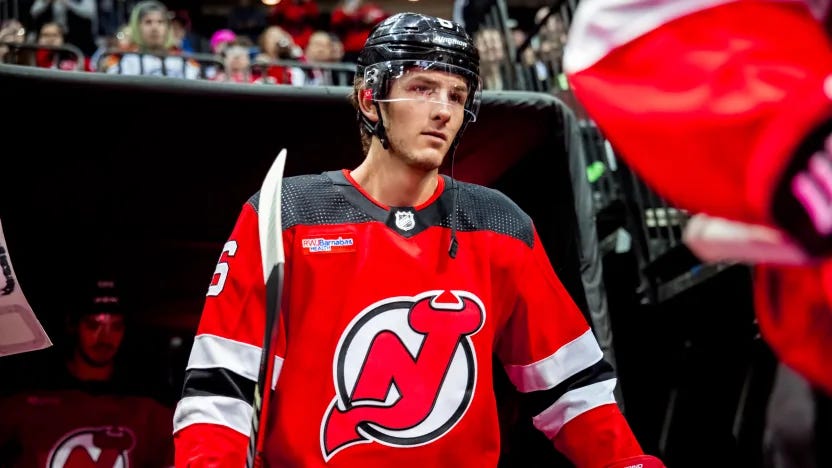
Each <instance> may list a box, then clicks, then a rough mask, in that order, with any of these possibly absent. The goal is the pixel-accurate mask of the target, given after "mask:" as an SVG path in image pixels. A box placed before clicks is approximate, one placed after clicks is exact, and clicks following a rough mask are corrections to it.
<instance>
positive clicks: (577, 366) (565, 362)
mask: <svg viewBox="0 0 832 468" xmlns="http://www.w3.org/2000/svg"><path fill="white" fill-rule="evenodd" d="M603 357H604V353H603V352H602V351H601V348H600V347H599V346H598V342H597V341H596V340H595V336H594V335H593V334H592V330H587V331H586V332H584V333H583V334H582V335H581V336H579V337H577V338H575V339H574V340H572V341H570V342H569V343H567V344H565V345H564V346H561V348H560V349H558V350H557V351H555V353H554V354H552V355H551V356H549V357H546V358H544V359H541V360H540V361H537V362H534V363H531V364H527V365H525V366H512V365H509V366H506V367H505V369H506V374H508V378H509V379H511V382H512V383H513V384H514V386H515V387H517V389H518V390H519V391H521V392H523V393H528V392H536V391H540V390H548V389H550V388H553V387H555V386H556V385H558V384H560V383H562V382H563V381H564V380H566V379H568V378H569V377H572V376H573V375H575V374H577V373H578V372H580V371H582V370H584V369H586V368H588V367H590V366H592V365H593V364H595V363H596V362H598V361H600V360H601V359H602V358H603Z"/></svg>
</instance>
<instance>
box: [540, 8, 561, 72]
mask: <svg viewBox="0 0 832 468" xmlns="http://www.w3.org/2000/svg"><path fill="white" fill-rule="evenodd" d="M549 11H550V9H549V7H542V8H540V9H538V10H537V12H536V13H535V15H534V20H535V24H539V23H540V22H541V21H543V20H544V18H545V19H546V20H545V22H544V23H543V26H541V28H540V31H539V32H538V38H539V41H537V47H536V50H535V52H536V54H537V57H538V58H539V59H540V60H542V61H543V62H546V63H548V64H550V65H552V68H553V69H555V70H557V72H558V73H559V72H560V71H561V70H562V66H561V61H562V59H563V47H564V45H565V44H566V25H565V24H564V22H563V18H561V16H560V15H558V14H557V13H553V14H551V15H550V14H549Z"/></svg>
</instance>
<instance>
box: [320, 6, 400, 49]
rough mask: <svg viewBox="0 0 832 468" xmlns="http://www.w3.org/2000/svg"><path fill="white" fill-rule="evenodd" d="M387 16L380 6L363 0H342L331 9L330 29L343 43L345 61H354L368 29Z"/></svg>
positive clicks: (365, 39) (368, 34)
mask: <svg viewBox="0 0 832 468" xmlns="http://www.w3.org/2000/svg"><path fill="white" fill-rule="evenodd" d="M388 16H390V15H389V14H388V13H387V12H386V11H384V10H383V9H382V8H381V7H379V6H378V5H376V4H374V3H372V2H369V1H365V0H343V1H342V3H341V4H340V5H339V6H338V7H337V8H335V10H333V11H332V20H331V23H332V29H333V31H334V32H335V33H336V34H337V35H338V37H339V38H340V39H341V42H343V44H344V61H345V62H355V61H356V59H357V58H358V52H360V51H361V48H362V47H364V42H366V41H367V37H369V36H370V30H372V29H373V27H374V26H375V25H377V24H378V23H381V22H382V21H383V20H384V19H385V18H387V17H388Z"/></svg>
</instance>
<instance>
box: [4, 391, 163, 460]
mask: <svg viewBox="0 0 832 468" xmlns="http://www.w3.org/2000/svg"><path fill="white" fill-rule="evenodd" d="M172 414H173V411H172V410H171V409H169V408H167V407H165V406H163V405H161V404H160V403H157V402H156V401H155V400H153V399H152V398H148V397H142V396H115V395H93V394H90V393H88V392H83V391H80V390H44V391H29V392H24V393H19V394H16V395H14V396H11V397H6V398H3V399H0V415H2V416H0V466H3V467H9V468H12V467H15V468H44V467H45V468H93V467H95V468H127V467H138V466H141V467H147V468H163V467H168V466H171V465H172V463H173V439H172V437H171V420H172Z"/></svg>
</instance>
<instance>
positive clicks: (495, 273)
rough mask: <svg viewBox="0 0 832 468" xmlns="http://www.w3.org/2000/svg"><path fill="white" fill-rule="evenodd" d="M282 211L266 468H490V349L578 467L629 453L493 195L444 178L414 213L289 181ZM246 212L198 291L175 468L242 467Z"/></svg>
mask: <svg viewBox="0 0 832 468" xmlns="http://www.w3.org/2000/svg"><path fill="white" fill-rule="evenodd" d="M449 185H453V186H455V187H456V188H457V189H456V190H458V199H457V202H456V204H457V205H458V210H456V216H455V217H454V216H451V213H452V211H453V210H452V207H453V206H454V201H453V200H454V196H453V195H454V194H453V192H454V189H452V188H450V187H449ZM282 206H283V211H282V215H283V219H282V221H283V229H284V231H283V242H284V245H285V252H286V266H285V287H284V292H283V294H284V296H283V303H282V312H281V313H282V316H281V317H282V318H281V327H280V332H279V337H278V341H277V345H276V348H277V351H276V355H275V356H274V357H273V361H274V366H275V372H274V375H273V379H272V386H273V388H274V389H275V392H274V394H273V396H272V397H271V400H270V401H269V404H268V407H267V408H266V409H265V410H264V411H265V412H267V413H268V416H267V419H268V422H267V424H266V425H265V426H264V429H263V430H264V431H265V432H266V434H265V438H264V447H265V449H264V451H265V459H266V463H267V466H271V467H283V466H303V467H323V466H331V467H358V466H361V467H364V466H397V467H401V468H407V467H419V468H424V467H426V466H431V467H441V466H447V467H460V466H462V467H477V468H480V467H487V466H496V464H497V460H498V457H499V453H500V440H499V427H498V420H497V408H496V404H495V397H494V391H493V382H492V362H493V361H492V356H493V354H494V353H496V354H497V356H499V358H500V359H501V362H502V364H503V365H504V366H505V370H506V372H507V374H508V376H509V377H510V379H511V380H512V382H513V383H514V384H515V385H516V386H517V388H518V389H519V390H520V391H521V392H523V393H524V394H526V395H527V396H528V398H529V399H530V403H532V404H533V406H534V407H535V408H536V409H537V411H536V413H537V416H536V417H535V418H534V424H535V425H536V427H537V428H539V429H540V430H541V431H542V432H543V433H544V434H546V435H547V436H548V437H549V438H550V439H553V440H554V443H555V446H556V447H557V448H558V449H560V450H561V451H562V452H564V453H565V454H566V455H567V456H569V457H570V458H571V459H572V460H573V461H574V462H575V463H576V464H577V465H578V466H581V467H602V466H605V465H606V464H607V463H609V462H611V461H614V460H616V459H619V458H623V457H626V456H629V455H637V454H640V453H641V450H640V448H639V445H638V443H637V442H636V440H635V438H634V437H633V435H632V433H631V432H630V429H629V427H628V425H627V423H626V422H625V420H624V418H623V416H622V415H621V413H620V412H619V411H618V407H617V405H616V404H615V401H614V399H613V393H612V390H613V387H614V386H615V382H616V381H615V378H614V375H613V372H612V369H611V368H610V366H609V365H608V364H607V363H606V362H605V361H604V360H603V359H602V353H601V350H600V348H599V347H598V344H597V343H596V341H595V338H594V337H593V334H592V332H591V330H590V328H589V326H588V325H587V323H586V321H585V320H584V318H583V315H582V314H581V312H580V311H579V310H578V308H577V307H576V305H575V304H574V303H573V301H572V299H571V298H570V296H569V295H568V293H567V292H566V290H565V289H564V288H563V286H562V285H561V283H560V282H559V280H558V278H557V277H556V276H555V273H554V271H553V270H552V267H551V266H550V263H549V260H548V258H547V256H546V253H545V252H544V249H543V247H542V245H541V243H540V239H539V238H538V236H537V233H536V231H535V229H534V227H533V225H532V222H531V220H530V219H529V217H528V216H527V215H526V214H524V213H523V212H522V211H521V210H520V209H519V208H518V207H517V206H516V205H515V204H513V203H512V202H511V201H510V200H509V199H507V198H506V197H505V196H503V195H502V194H500V193H498V192H496V191H493V190H490V189H487V188H483V187H480V186H476V185H472V184H466V183H460V182H452V180H451V179H449V178H446V177H444V176H441V177H440V179H439V184H438V188H437V190H436V193H435V194H434V196H433V197H432V198H431V199H430V200H428V201H427V202H425V203H424V204H422V205H421V206H416V207H388V206H384V205H382V204H380V203H378V202H376V201H374V200H373V199H372V198H371V197H370V196H369V195H367V194H366V193H365V192H364V191H363V190H362V189H361V188H360V187H359V186H358V185H357V184H356V183H355V182H354V181H353V180H352V179H351V178H350V176H349V173H348V172H347V171H338V172H328V173H325V174H322V175H311V176H301V177H293V178H287V179H285V180H284V183H283V201H282ZM257 207H258V198H257V196H255V197H253V198H252V199H251V200H250V201H249V202H248V203H246V204H245V206H244V207H243V209H242V212H241V214H240V216H239V218H238V221H237V224H236V227H235V228H234V231H233V233H232V234H231V236H230V238H229V239H228V242H227V243H226V244H225V248H224V250H223V253H222V255H221V257H220V259H219V263H218V266H217V270H216V274H215V276H214V281H213V282H212V284H211V286H210V287H209V290H208V294H207V299H206V303H205V308H204V311H203V316H202V319H201V322H200V325H199V329H198V332H197V336H196V338H195V342H194V345H193V349H192V351H191V356H190V360H189V362H188V367H187V375H186V384H185V389H184V394H183V398H182V399H181V400H180V402H179V404H178V406H177V409H176V414H175V418H174V426H175V429H174V430H175V439H176V448H177V453H176V464H177V466H180V467H184V466H240V464H241V463H243V460H244V459H245V453H246V445H247V436H248V434H249V432H250V430H249V426H250V417H251V399H252V394H253V388H254V385H255V382H256V380H257V376H258V365H259V361H260V353H261V347H260V345H261V342H262V337H263V334H264V309H265V304H264V302H265V291H264V285H263V274H262V267H261V265H260V250H259V239H258V229H257ZM454 223H455V225H456V228H457V234H456V235H457V238H458V242H459V249H458V253H457V256H456V258H451V257H450V256H449V254H448V247H449V244H450V235H451V227H452V225H453V224H454Z"/></svg>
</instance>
